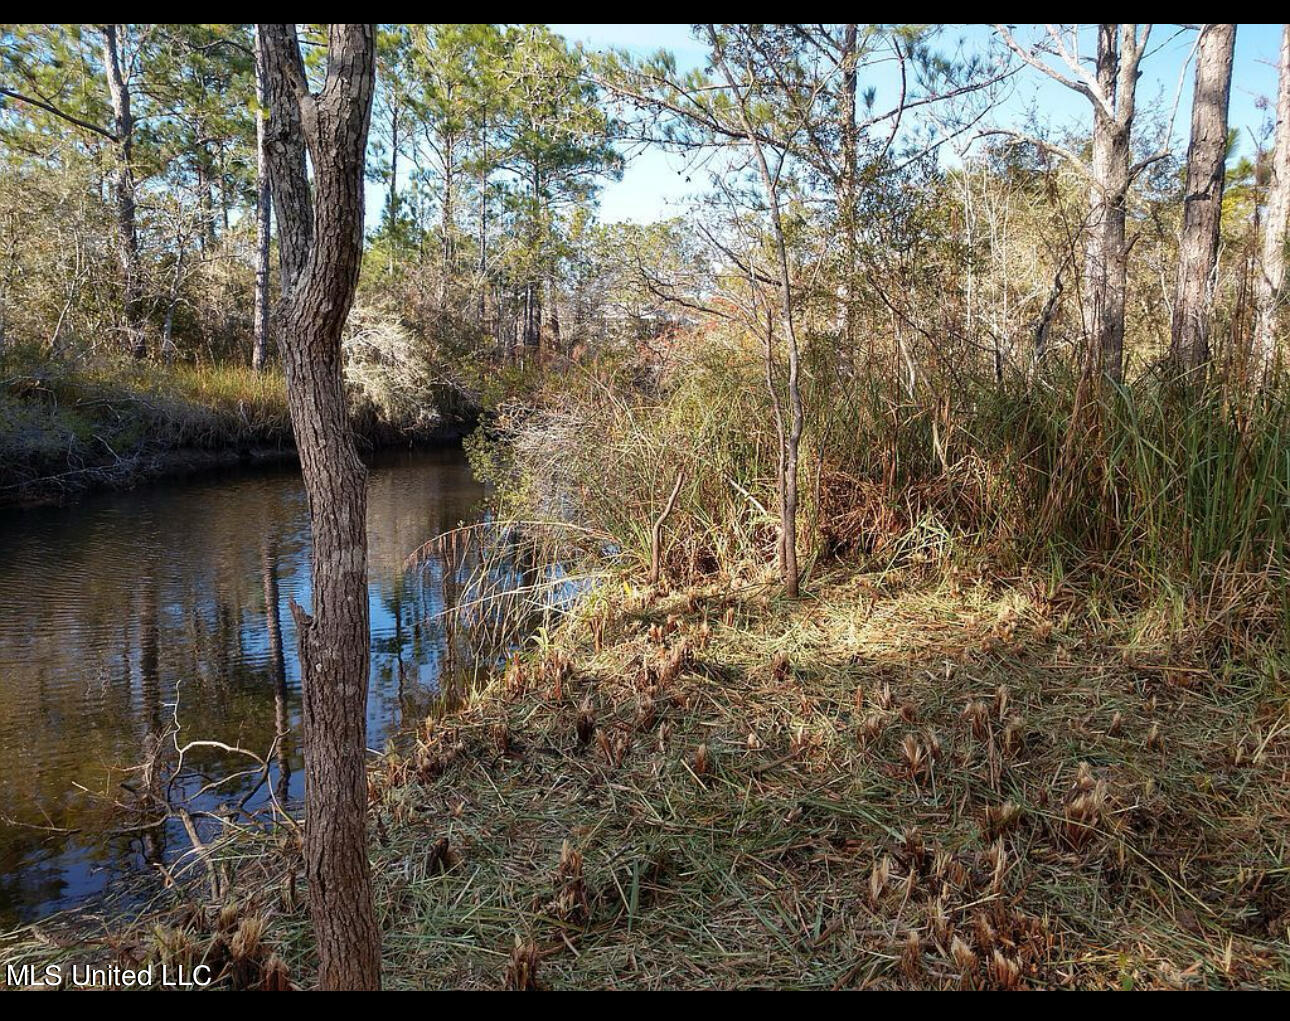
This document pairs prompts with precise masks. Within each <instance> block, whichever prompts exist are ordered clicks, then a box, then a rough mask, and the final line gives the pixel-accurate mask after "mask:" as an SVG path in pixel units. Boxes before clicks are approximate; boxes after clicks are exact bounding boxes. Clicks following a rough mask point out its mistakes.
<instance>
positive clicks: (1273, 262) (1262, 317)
mask: <svg viewBox="0 0 1290 1021" xmlns="http://www.w3.org/2000/svg"><path fill="white" fill-rule="evenodd" d="M1279 81H1280V83H1279V85H1278V86H1277V127H1276V136H1275V138H1274V141H1273V143H1272V144H1273V148H1272V166H1271V173H1270V175H1269V178H1268V198H1267V216H1266V220H1267V222H1266V225H1265V227H1264V233H1263V260H1262V261H1263V265H1262V267H1261V268H1262V272H1261V273H1259V275H1258V278H1257V288H1258V290H1257V293H1258V297H1257V311H1258V325H1257V327H1256V328H1255V331H1254V348H1255V351H1254V354H1255V358H1256V360H1257V362H1258V364H1259V367H1260V369H1261V371H1262V372H1263V373H1264V374H1265V375H1266V374H1267V373H1268V372H1270V371H1271V370H1272V368H1273V366H1274V364H1275V363H1276V355H1277V328H1276V321H1277V316H1276V312H1277V303H1278V301H1279V300H1280V299H1281V297H1282V287H1283V286H1284V285H1285V272H1286V242H1287V240H1290V238H1287V236H1286V227H1287V221H1288V220H1290V25H1284V26H1282V32H1281V76H1280V80H1279Z"/></svg>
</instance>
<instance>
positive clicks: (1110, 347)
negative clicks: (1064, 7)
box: [1084, 25, 1150, 383]
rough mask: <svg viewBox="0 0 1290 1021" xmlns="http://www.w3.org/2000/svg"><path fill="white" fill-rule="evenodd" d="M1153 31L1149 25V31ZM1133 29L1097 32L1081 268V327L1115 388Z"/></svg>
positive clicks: (1134, 66) (1138, 56)
mask: <svg viewBox="0 0 1290 1021" xmlns="http://www.w3.org/2000/svg"><path fill="white" fill-rule="evenodd" d="M1149 28H1150V26H1148V29H1149ZM1137 36H1138V26H1137V25H1098V26H1097V65H1096V81H1097V85H1098V88H1099V90H1100V96H1098V99H1099V100H1100V101H1095V102H1094V103H1093V162H1092V167H1091V169H1092V173H1093V185H1092V188H1091V190H1090V193H1089V236H1088V244H1087V247H1086V248H1085V264H1084V328H1085V332H1086V333H1087V334H1088V337H1089V339H1090V341H1091V342H1092V344H1093V345H1094V351H1095V352H1096V356H1097V358H1098V360H1099V363H1100V365H1101V368H1102V371H1103V372H1104V373H1105V374H1106V375H1107V377H1108V378H1110V379H1111V380H1113V381H1114V382H1117V383H1118V382H1120V381H1121V380H1122V379H1123V378H1124V306H1125V294H1126V292H1127V287H1128V250H1127V246H1126V243H1125V211H1126V207H1127V204H1128V197H1129V184H1130V182H1131V181H1132V179H1133V172H1132V167H1131V163H1130V160H1131V150H1130V144H1129V142H1130V133H1131V132H1132V129H1133V114H1134V106H1135V97H1136V94H1137V85H1138V65H1139V63H1140V62H1141V60H1142V52H1143V50H1144V49H1146V44H1147V39H1146V34H1145V33H1144V34H1143V37H1142V39H1141V41H1139V40H1138V37H1137Z"/></svg>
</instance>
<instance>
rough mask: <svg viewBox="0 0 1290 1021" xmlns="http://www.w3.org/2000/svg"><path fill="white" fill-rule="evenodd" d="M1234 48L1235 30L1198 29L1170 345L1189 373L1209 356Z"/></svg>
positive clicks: (1178, 362)
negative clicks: (1211, 310) (1211, 311)
mask: <svg viewBox="0 0 1290 1021" xmlns="http://www.w3.org/2000/svg"><path fill="white" fill-rule="evenodd" d="M1235 44H1236V26H1235V25H1204V26H1202V28H1201V30H1200V44H1199V46H1198V48H1197V52H1196V90H1195V95H1194V98H1193V99H1192V109H1191V144H1190V145H1189V146H1188V147H1187V186H1186V192H1185V194H1184V198H1183V224H1182V238H1181V240H1180V242H1179V249H1178V291H1177V296H1176V298H1175V301H1174V315H1173V324H1172V330H1171V342H1170V346H1171V357H1172V358H1173V360H1174V362H1175V364H1176V365H1177V366H1178V368H1179V369H1182V370H1183V371H1186V372H1189V373H1194V372H1196V370H1198V369H1200V368H1201V367H1202V366H1203V365H1204V364H1205V363H1206V362H1207V361H1208V360H1209V353H1210V343H1209V325H1210V317H1209V310H1210V306H1211V304H1212V302H1213V294H1214V274H1215V272H1216V268H1217V265H1218V240H1219V226H1220V224H1221V222H1222V216H1223V180H1224V175H1225V173H1226V170H1227V162H1226V160H1227V105H1228V100H1229V98H1230V96H1231V92H1232V54H1233V49H1234V47H1235Z"/></svg>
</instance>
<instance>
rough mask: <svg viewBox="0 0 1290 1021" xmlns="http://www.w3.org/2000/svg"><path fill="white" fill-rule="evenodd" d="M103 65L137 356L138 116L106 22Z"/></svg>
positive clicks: (140, 344) (129, 337)
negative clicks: (136, 213) (134, 157)
mask: <svg viewBox="0 0 1290 1021" xmlns="http://www.w3.org/2000/svg"><path fill="white" fill-rule="evenodd" d="M103 67H104V70H105V72H106V74H107V83H108V95H109V96H110V98H111V100H112V122H113V130H112V135H111V137H112V140H113V142H114V143H115V145H114V148H115V156H116V166H115V167H114V168H113V173H112V189H113V191H114V193H115V194H114V196H113V197H114V198H115V200H116V228H117V256H118V258H119V259H120V261H121V272H122V274H123V275H124V277H125V281H124V282H125V329H126V345H127V347H128V348H129V350H130V353H131V354H132V355H134V357H135V358H143V357H144V356H145V355H146V354H147V353H148V341H147V336H146V334H145V333H144V328H143V278H142V276H141V274H140V269H139V232H138V228H137V226H136V224H135V215H134V211H135V199H134V166H133V163H132V160H133V155H134V116H133V114H132V113H131V111H130V87H129V84H128V82H127V81H126V78H125V74H124V73H123V72H122V70H121V48H120V44H119V41H118V38H117V26H116V25H104V26H103Z"/></svg>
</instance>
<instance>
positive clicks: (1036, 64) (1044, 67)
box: [995, 25, 1152, 383]
mask: <svg viewBox="0 0 1290 1021" xmlns="http://www.w3.org/2000/svg"><path fill="white" fill-rule="evenodd" d="M1139 29H1141V32H1140V33H1139ZM995 31H996V32H997V33H998V34H999V36H1000V38H1002V39H1003V41H1004V42H1005V43H1006V44H1007V46H1008V48H1009V49H1011V50H1012V51H1013V52H1014V53H1015V54H1017V56H1019V57H1020V58H1021V59H1022V60H1023V61H1025V62H1026V63H1027V64H1029V65H1030V66H1031V67H1033V68H1035V69H1036V70H1038V71H1041V72H1043V73H1044V74H1046V75H1048V77H1049V78H1052V79H1053V80H1054V81H1056V82H1058V83H1059V84H1061V85H1064V86H1065V87H1066V88H1068V89H1072V90H1073V91H1075V92H1078V93H1079V94H1080V95H1082V96H1084V98H1086V99H1087V100H1088V101H1089V103H1090V104H1092V107H1093V146H1092V148H1093V153H1092V159H1091V161H1088V162H1087V163H1086V162H1085V161H1084V160H1082V159H1081V158H1079V157H1077V156H1076V155H1074V154H1073V153H1071V152H1069V151H1068V150H1065V149H1063V148H1062V147H1061V146H1055V145H1053V144H1052V143H1050V142H1047V141H1044V140H1039V139H1032V138H1027V137H1026V136H1021V135H1018V136H1017V137H1021V138H1026V140H1027V141H1030V142H1032V143H1033V144H1037V145H1040V146H1042V147H1044V148H1047V149H1048V150H1049V151H1052V152H1056V153H1058V154H1059V155H1061V156H1063V157H1064V158H1066V159H1068V160H1070V161H1071V162H1072V163H1074V164H1075V165H1076V166H1077V167H1079V169H1080V171H1081V172H1082V173H1084V174H1085V175H1086V176H1087V177H1088V178H1089V179H1090V184H1089V203H1088V204H1089V215H1088V224H1087V235H1086V238H1085V244H1084V256H1085V258H1084V287H1083V310H1082V311H1083V316H1084V334H1085V336H1086V337H1087V338H1088V341H1089V344H1090V347H1091V350H1090V355H1091V360H1092V361H1093V362H1094V363H1095V364H1097V365H1098V366H1099V367H1100V368H1101V371H1102V372H1104V373H1105V374H1106V376H1107V377H1109V378H1110V379H1111V380H1113V381H1115V382H1117V383H1118V382H1120V381H1121V380H1122V379H1123V378H1124V309H1125V294H1126V291H1127V283H1128V264H1129V262H1128V260H1129V252H1128V245H1127V243H1126V238H1125V211H1126V207H1127V204H1128V199H1129V186H1130V185H1131V184H1132V183H1133V179H1134V178H1135V177H1136V176H1137V174H1138V173H1139V172H1141V171H1142V169H1143V168H1144V167H1146V166H1147V165H1148V164H1149V163H1151V162H1152V161H1151V160H1147V161H1145V162H1141V163H1138V164H1137V165H1134V164H1133V163H1132V162H1131V160H1132V150H1131V146H1130V140H1131V136H1132V133H1133V118H1134V112H1135V109H1136V100H1137V91H1138V74H1139V69H1140V66H1141V64H1142V56H1143V54H1144V53H1145V52H1146V48H1147V40H1148V38H1149V37H1150V35H1151V26H1150V25H1142V26H1139V25H1098V26H1097V57H1096V60H1095V63H1094V66H1093V69H1092V70H1091V71H1090V70H1089V69H1088V68H1087V67H1085V66H1084V64H1083V63H1082V62H1081V60H1080V57H1079V48H1078V46H1074V47H1072V46H1070V45H1068V43H1067V41H1066V40H1065V39H1064V38H1063V35H1062V32H1061V31H1060V30H1059V28H1058V27H1056V26H1053V25H1049V26H1047V34H1048V42H1047V43H1046V44H1045V45H1044V46H1042V47H1039V48H1037V49H1036V51H1035V52H1031V51H1029V50H1027V49H1026V48H1025V47H1023V46H1021V45H1020V44H1019V43H1018V42H1017V40H1016V39H1014V38H1013V36H1012V32H1011V30H1010V29H1009V28H1008V26H1006V25H995ZM1044 52H1047V53H1052V54H1054V55H1056V56H1057V57H1058V58H1059V59H1060V61H1061V62H1062V64H1064V65H1065V70H1064V71H1063V70H1061V69H1059V68H1056V67H1053V66H1051V65H1049V64H1048V63H1047V62H1046V61H1045V60H1043V59H1041V57H1040V56H1039V54H1040V53H1044Z"/></svg>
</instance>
